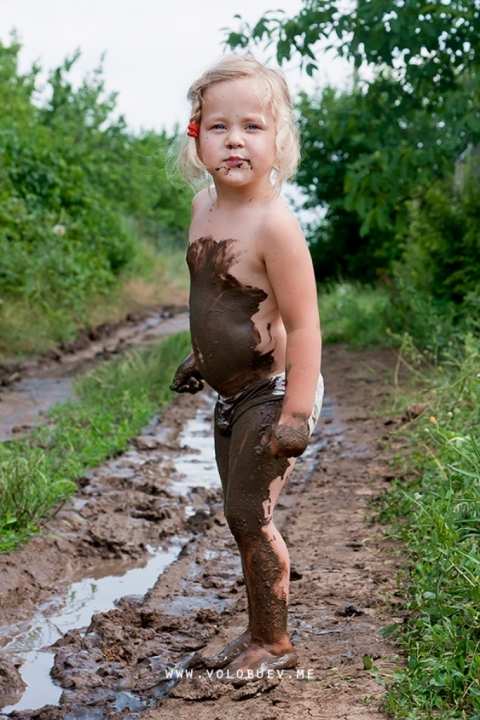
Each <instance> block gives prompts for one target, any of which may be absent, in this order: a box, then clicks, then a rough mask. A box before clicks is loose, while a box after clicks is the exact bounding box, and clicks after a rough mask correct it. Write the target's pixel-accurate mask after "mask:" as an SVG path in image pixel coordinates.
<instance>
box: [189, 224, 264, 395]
mask: <svg viewBox="0 0 480 720" xmlns="http://www.w3.org/2000/svg"><path fill="white" fill-rule="evenodd" d="M237 242H238V241H237V240H236V239H235V238H230V239H225V240H220V241H218V242H217V241H215V240H213V238H212V236H211V235H207V236H205V237H200V238H198V239H197V240H194V241H193V242H192V243H191V244H190V245H189V247H188V250H187V263H188V267H189V269H190V281H191V285H190V332H191V336H192V348H193V352H194V354H195V360H196V365H197V368H198V370H199V371H200V373H201V375H202V377H203V378H205V380H206V381H207V383H208V384H209V385H210V386H211V387H212V388H213V389H214V390H216V391H217V392H219V393H220V394H221V395H224V396H229V395H234V394H235V393H237V392H238V391H239V390H241V389H242V387H244V386H245V385H248V384H249V383H251V382H253V381H254V380H257V379H259V378H262V377H268V375H269V373H270V371H271V369H272V366H273V363H274V358H273V350H270V351H269V352H267V353H263V354H262V353H260V352H258V350H256V349H255V348H256V347H257V345H258V344H259V342H260V340H261V338H260V333H259V332H258V330H257V328H256V327H255V324H254V322H253V320H252V316H253V315H255V313H256V312H258V308H259V305H260V303H261V302H262V301H263V300H265V299H266V298H267V297H268V296H267V293H266V292H265V291H264V290H262V289H260V288H255V287H251V286H249V285H243V284H242V283H241V282H240V281H239V280H237V278H235V277H234V276H233V275H231V274H230V273H229V270H230V268H231V266H232V265H233V264H234V263H235V261H236V260H237V259H238V252H235V244H236V243H237Z"/></svg>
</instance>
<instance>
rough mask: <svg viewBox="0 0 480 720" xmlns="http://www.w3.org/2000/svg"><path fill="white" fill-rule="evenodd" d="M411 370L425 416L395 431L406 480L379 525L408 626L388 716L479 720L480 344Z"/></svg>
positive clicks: (390, 496) (467, 342) (474, 341)
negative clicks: (397, 575)
mask: <svg viewBox="0 0 480 720" xmlns="http://www.w3.org/2000/svg"><path fill="white" fill-rule="evenodd" d="M420 359H421V358H420ZM417 360H418V354H417ZM410 365H411V367H413V369H414V380H415V386H416V388H417V390H416V393H417V398H416V400H417V401H418V400H419V399H420V400H421V401H422V402H423V403H426V405H427V407H426V409H425V411H424V412H423V413H422V414H421V415H420V417H419V418H418V419H417V420H415V421H414V422H411V423H409V424H408V425H407V426H406V427H405V428H404V429H403V430H402V434H403V435H404V438H405V439H406V440H407V441H408V446H407V448H405V452H403V453H402V456H401V457H400V458H398V459H397V464H398V470H399V473H398V474H399V477H403V478H405V477H407V478H408V479H407V480H405V479H403V480H401V479H399V480H397V481H395V483H393V485H392V488H391V491H390V492H389V493H387V494H386V495H385V496H384V497H383V500H382V502H381V506H382V507H381V512H380V515H379V517H380V519H381V520H383V521H384V522H388V523H390V524H391V530H390V532H391V533H392V535H393V536H395V537H397V538H398V539H400V540H402V541H403V542H404V543H405V546H406V550H407V553H408V560H409V562H408V569H407V570H406V572H405V575H404V577H403V578H402V583H401V589H402V590H403V591H404V592H405V596H406V600H405V608H404V609H405V612H406V622H405V623H404V624H403V625H400V626H398V625H396V626H392V627H391V628H389V630H390V631H392V633H393V635H394V636H395V637H396V639H397V641H398V643H399V644H400V646H401V648H402V649H403V651H404V653H405V655H406V658H407V660H406V666H405V668H404V669H402V670H400V671H398V672H397V673H396V674H395V678H394V682H393V684H392V685H391V686H390V688H389V691H388V693H387V696H386V701H385V708H386V710H387V711H388V712H389V713H390V714H391V715H392V716H393V717H395V718H401V719H402V720H420V719H424V718H438V719H441V720H453V718H455V719H457V718H462V720H463V719H464V720H467V718H468V720H479V719H480V340H479V339H478V337H475V336H474V335H469V334H467V335H466V336H465V337H464V341H463V344H462V345H461V346H460V345H459V344H457V345H456V346H454V347H453V348H450V350H449V352H448V353H447V354H446V356H445V359H444V360H443V361H442V362H441V364H439V365H438V366H437V367H435V368H433V369H430V370H429V371H424V370H423V371H421V372H420V371H415V367H416V365H415V363H414V364H413V365H412V364H411V363H410ZM419 382H420V383H421V385H422V387H423V391H422V395H421V397H420V398H419V397H418V385H419ZM387 632H388V630H387Z"/></svg>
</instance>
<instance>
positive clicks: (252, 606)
mask: <svg viewBox="0 0 480 720" xmlns="http://www.w3.org/2000/svg"><path fill="white" fill-rule="evenodd" d="M280 409H281V403H280V402H278V401H276V402H270V403H266V404H264V405H260V406H255V407H252V408H250V409H249V410H248V411H246V412H244V413H243V415H241V416H240V417H239V418H238V420H237V421H236V422H235V425H234V428H233V432H232V436H231V443H230V448H229V452H230V454H229V466H228V488H227V494H226V497H225V516H226V518H227V522H228V524H229V527H230V530H231V532H232V534H233V535H234V537H235V540H236V541H237V544H238V547H239V550H240V553H241V556H242V561H243V567H244V573H245V583H246V586H247V591H248V600H249V618H250V624H249V627H250V633H251V640H250V643H249V645H248V647H247V648H246V649H245V650H243V651H242V652H241V653H240V654H239V655H238V657H237V658H236V659H235V660H234V661H232V663H230V665H229V666H228V667H229V669H232V670H235V671H236V670H247V669H258V668H260V667H263V668H264V669H266V668H267V667H272V668H273V667H276V668H280V667H292V666H293V665H294V664H296V655H295V652H294V650H293V646H292V644H291V642H290V639H289V637H288V632H287V602H288V587H289V571H290V564H289V557H288V550H287V548H286V545H285V542H284V541H283V538H282V537H281V535H280V533H279V532H278V530H277V529H276V528H275V526H274V524H273V521H272V514H273V509H274V506H275V503H276V502H277V499H278V496H279V493H280V491H281V489H282V488H283V486H284V484H285V482H286V480H287V477H288V475H289V474H290V472H291V471H292V469H293V466H294V462H295V461H294V459H293V458H290V459H287V458H274V457H273V456H272V455H271V454H270V451H269V450H268V449H265V450H264V451H263V452H262V453H260V454H258V445H259V439H260V437H261V436H262V435H263V434H264V433H265V431H266V430H268V428H269V427H271V426H272V424H273V423H274V422H275V420H276V418H277V417H278V414H279V413H280Z"/></svg>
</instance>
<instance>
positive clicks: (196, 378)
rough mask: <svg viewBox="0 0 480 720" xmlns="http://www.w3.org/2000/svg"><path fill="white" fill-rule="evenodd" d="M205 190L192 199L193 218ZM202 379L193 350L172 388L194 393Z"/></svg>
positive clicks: (201, 387) (176, 376)
mask: <svg viewBox="0 0 480 720" xmlns="http://www.w3.org/2000/svg"><path fill="white" fill-rule="evenodd" d="M205 192H206V190H205V189H203V190H200V191H199V192H197V193H196V195H195V196H194V197H193V199H192V220H193V218H194V216H195V213H196V212H197V210H198V207H199V204H200V201H201V196H202V195H203V194H204V193H205ZM202 380H203V378H202V375H201V373H200V370H199V369H198V368H197V365H196V362H195V356H194V354H193V352H191V353H190V355H187V357H186V358H185V360H183V362H181V363H180V365H179V366H178V368H177V370H176V372H175V375H174V376H173V380H172V382H171V384H170V390H173V391H174V392H180V393H181V392H189V393H192V394H193V393H196V392H199V390H203V382H202Z"/></svg>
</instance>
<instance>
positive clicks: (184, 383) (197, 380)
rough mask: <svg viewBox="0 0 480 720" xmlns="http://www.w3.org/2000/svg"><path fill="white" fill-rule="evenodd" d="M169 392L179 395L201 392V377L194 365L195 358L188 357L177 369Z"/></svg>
mask: <svg viewBox="0 0 480 720" xmlns="http://www.w3.org/2000/svg"><path fill="white" fill-rule="evenodd" d="M170 390H173V391H174V392H179V393H184V392H188V393H192V394H194V393H196V392H199V390H203V381H202V376H201V374H200V372H199V370H197V367H196V365H195V358H194V357H193V355H189V356H188V357H187V358H186V359H185V360H184V361H183V362H182V363H181V364H180V365H179V366H178V368H177V371H176V372H175V375H174V377H173V380H172V382H171V383H170Z"/></svg>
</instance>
